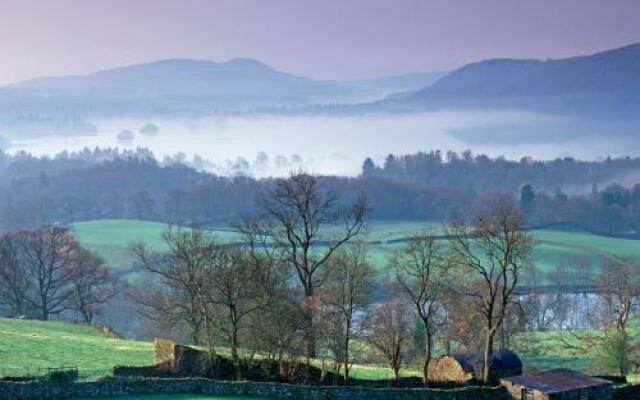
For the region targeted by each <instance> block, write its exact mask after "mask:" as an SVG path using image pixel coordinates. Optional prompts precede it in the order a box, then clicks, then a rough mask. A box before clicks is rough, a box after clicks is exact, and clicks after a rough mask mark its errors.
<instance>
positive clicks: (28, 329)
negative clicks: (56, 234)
mask: <svg viewBox="0 0 640 400" xmlns="http://www.w3.org/2000/svg"><path fill="white" fill-rule="evenodd" d="M638 328H640V320H639V321H636V322H634V330H635V329H638ZM513 345H514V349H516V351H518V352H519V354H520V355H521V357H522V359H523V361H524V363H525V368H527V369H545V368H559V367H565V368H573V369H578V370H583V371H590V370H591V367H592V366H593V359H594V358H593V356H594V355H589V354H587V355H585V354H579V353H577V352H575V351H571V350H569V349H566V348H565V347H564V346H563V345H562V343H561V342H560V339H559V334H558V333H557V332H533V333H524V334H519V335H516V336H515V338H514V343H513ZM0 360H2V364H1V365H0V376H5V375H14V376H15V375H27V374H42V373H45V372H46V369H47V368H60V367H71V366H77V367H78V369H79V370H80V374H81V377H82V378H83V379H95V378H98V377H101V376H105V375H107V374H108V373H109V370H110V369H111V368H112V367H113V366H114V365H150V364H152V363H153V343H150V342H141V341H129V340H119V339H112V338H109V337H106V336H104V335H103V334H102V332H100V331H99V330H97V329H94V328H92V327H87V326H83V325H77V324H71V323H65V322H60V321H46V322H45V321H28V320H18V319H6V318H0ZM317 364H318V366H320V362H319V361H318V363H317ZM351 375H352V377H354V378H360V379H390V378H391V377H392V376H393V374H392V373H391V370H390V369H389V368H387V367H385V366H382V365H357V364H356V365H354V366H353V368H352V373H351ZM402 375H403V376H419V375H420V371H418V370H417V369H415V370H407V369H404V370H402ZM159 399H160V398H158V400H159ZM188 399H189V400H191V398H188ZM145 400H146V398H145ZM149 400H151V399H149ZM153 400H156V399H155V398H153ZM185 400H187V398H185Z"/></svg>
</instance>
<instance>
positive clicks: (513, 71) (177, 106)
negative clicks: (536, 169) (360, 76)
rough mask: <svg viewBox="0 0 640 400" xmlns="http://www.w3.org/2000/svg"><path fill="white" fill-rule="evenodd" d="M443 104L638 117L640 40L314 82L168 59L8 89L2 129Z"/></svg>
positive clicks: (260, 67) (239, 66)
mask: <svg viewBox="0 0 640 400" xmlns="http://www.w3.org/2000/svg"><path fill="white" fill-rule="evenodd" d="M438 109H447V110H458V109H475V110H487V109H489V110H524V111H533V112H541V113H547V114H556V115H570V116H574V117H575V116H587V117H590V118H591V117H594V116H599V117H603V118H605V119H609V120H611V119H612V118H616V121H634V124H635V122H636V121H640V44H633V45H629V46H626V47H622V48H618V49H613V50H608V51H604V52H601V53H597V54H593V55H587V56H579V57H571V58H564V59H557V60H534V59H492V60H485V61H480V62H477V63H472V64H468V65H465V66H462V67H461V68H458V69H456V70H454V71H451V72H448V73H447V72H436V73H417V74H406V75H398V76H389V77H383V78H379V79H366V80H350V81H328V80H316V79H309V78H305V77H301V76H297V75H293V74H289V73H285V72H281V71H278V70H276V69H273V68H271V67H269V66H267V65H265V64H263V63H261V62H259V61H256V60H252V59H247V58H239V59H232V60H230V61H227V62H220V63H218V62H212V61H203V60H191V59H170V60H161V61H156V62H151V63H147V64H137V65H131V66H127V67H120V68H114V69H108V70H104V71H99V72H96V73H93V74H89V75H78V76H66V77H46V78H39V79H33V80H28V81H24V82H19V83H16V84H13V85H9V86H5V87H0V134H1V133H2V129H1V128H2V126H5V127H6V126H10V127H12V129H15V128H16V127H19V126H22V125H25V124H26V126H28V127H29V129H31V130H33V129H34V127H37V126H39V125H50V124H54V125H56V124H57V125H56V126H58V127H59V128H60V130H61V131H63V130H66V131H69V130H71V131H73V129H75V128H77V129H79V130H83V129H87V128H89V129H90V126H88V125H86V124H85V123H84V122H83V121H84V120H85V119H90V118H93V117H112V116H118V117H121V116H128V115H163V116H166V117H171V116H174V115H181V116H184V115H188V116H193V115H209V114H212V113H221V112H223V113H224V112H256V111H260V112H287V113H349V114H354V113H355V114H358V113H362V112H416V111H424V110H438ZM625 123H626V122H625ZM21 124H22V125H21ZM633 129H635V125H634V126H633Z"/></svg>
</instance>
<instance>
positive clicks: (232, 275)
mask: <svg viewBox="0 0 640 400" xmlns="http://www.w3.org/2000/svg"><path fill="white" fill-rule="evenodd" d="M254 261H255V259H254V258H252V257H251V256H250V253H249V252H248V251H245V250H242V249H239V248H230V247H225V248H217V249H216V251H215V254H214V257H213V259H212V262H211V266H210V268H209V269H208V272H207V274H206V283H205V288H204V291H203V293H204V296H205V299H206V301H207V302H210V303H211V304H212V305H213V306H214V307H216V306H217V307H221V308H222V309H223V312H222V313H221V314H222V315H225V316H226V317H223V316H222V315H221V316H220V317H219V318H218V319H219V321H218V324H217V326H218V327H220V330H221V331H222V332H224V334H225V336H226V338H227V340H228V342H229V345H230V347H231V359H232V361H233V363H234V365H235V369H236V377H237V379H240V378H241V371H240V358H239V355H238V348H239V346H240V343H239V333H240V329H241V328H242V324H243V323H244V321H245V320H246V319H247V317H248V316H249V315H251V314H252V313H254V312H256V311H258V310H260V309H263V308H264V307H266V306H267V305H268V304H269V301H270V294H271V292H270V291H269V290H267V289H268V284H269V283H270V282H271V278H270V277H268V276H265V273H267V271H266V269H265V268H264V267H265V264H263V263H262V262H258V263H255V262H254Z"/></svg>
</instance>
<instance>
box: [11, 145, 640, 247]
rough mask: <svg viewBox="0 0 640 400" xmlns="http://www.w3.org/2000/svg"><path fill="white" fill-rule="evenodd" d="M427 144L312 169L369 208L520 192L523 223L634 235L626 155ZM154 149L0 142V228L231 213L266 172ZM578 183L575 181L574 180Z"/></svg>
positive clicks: (407, 207) (425, 210) (477, 202)
mask: <svg viewBox="0 0 640 400" xmlns="http://www.w3.org/2000/svg"><path fill="white" fill-rule="evenodd" d="M453 154H455V153H449V157H448V159H449V160H448V161H447V162H445V161H444V160H443V157H442V156H441V155H440V153H438V152H433V153H419V154H417V155H413V156H411V155H409V156H404V157H395V156H390V158H389V160H393V161H392V162H391V161H390V162H389V163H388V164H389V165H388V166H386V164H385V167H382V168H379V167H376V166H375V165H374V164H373V163H372V162H371V161H365V163H364V170H363V174H362V176H359V177H356V178H346V177H334V176H319V177H317V180H318V182H319V183H320V184H321V185H322V186H324V187H325V188H326V189H327V190H329V191H333V192H336V193H341V194H342V195H343V196H344V197H345V198H347V199H350V200H349V201H351V202H354V201H356V200H357V198H358V196H361V195H363V194H364V195H365V196H366V197H367V199H368V205H369V209H370V214H369V217H370V218H375V219H415V220H428V221H451V220H455V219H460V218H468V217H470V216H471V215H472V214H473V212H474V210H475V209H477V208H478V207H480V206H481V204H483V203H484V202H485V201H486V199H487V197H490V196H493V195H495V194H503V195H507V196H511V197H513V198H514V199H520V202H521V207H522V209H523V212H524V218H525V224H526V225H527V226H529V227H545V226H567V227H570V228H577V229H583V230H587V231H590V232H594V233H599V234H605V235H612V236H633V235H638V231H639V227H640V184H635V185H627V186H625V185H622V184H615V183H613V182H615V181H616V180H617V179H620V180H621V181H624V182H633V180H632V177H633V176H635V174H636V173H637V172H638V169H639V168H640V161H639V160H638V159H631V158H620V159H607V160H604V161H601V162H582V161H577V160H573V159H558V160H554V161H548V162H539V161H533V160H529V159H526V160H522V161H519V162H515V161H506V160H503V159H490V158H488V157H485V156H475V157H474V156H471V155H470V153H464V154H463V155H462V156H458V155H455V156H454V155H453ZM185 162H186V161H184V159H181V158H178V159H171V158H168V159H165V160H162V161H158V160H156V159H155V158H154V157H153V155H152V154H151V153H150V152H149V151H147V150H145V149H137V150H135V151H118V150H112V149H95V150H86V151H82V152H79V153H63V154H60V155H58V156H56V157H54V158H46V157H45V158H37V157H33V156H30V155H28V154H26V153H19V154H16V155H7V154H5V153H0V195H1V196H0V229H2V230H14V229H21V228H38V227H40V226H44V225H49V224H53V223H63V224H64V223H71V222H75V221H84V220H90V219H103V218H136V219H145V220H153V221H160V222H170V223H174V224H205V223H210V222H221V221H222V222H224V221H227V222H228V221H233V220H234V219H235V218H236V217H237V216H238V215H242V214H251V213H252V212H253V211H255V210H256V209H257V202H256V201H255V199H256V198H257V197H258V195H259V194H260V193H267V192H269V191H270V190H272V188H273V187H274V185H275V183H276V180H275V179H259V180H258V179H254V178H251V177H246V176H235V177H221V176H216V175H213V174H210V173H206V172H203V171H200V170H197V169H195V168H194V167H192V166H189V165H186V164H185ZM576 188H579V189H580V190H578V189H576Z"/></svg>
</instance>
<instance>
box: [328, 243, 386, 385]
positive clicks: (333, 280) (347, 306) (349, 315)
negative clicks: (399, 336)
mask: <svg viewBox="0 0 640 400" xmlns="http://www.w3.org/2000/svg"><path fill="white" fill-rule="evenodd" d="M332 264H333V266H332V269H333V271H332V276H331V277H330V281H329V285H328V286H329V288H328V290H327V294H326V296H325V297H326V303H327V305H328V306H329V307H330V309H331V310H332V314H333V318H334V319H335V321H334V322H336V323H337V325H338V330H339V332H337V338H338V339H339V341H340V342H341V344H340V346H339V349H337V354H338V355H339V357H337V359H338V362H340V361H341V362H342V365H343V367H344V382H345V384H346V383H348V381H349V371H350V370H351V366H350V360H351V358H350V344H351V339H352V338H353V336H354V334H355V331H357V329H356V326H355V325H356V314H357V313H361V312H363V311H364V309H365V307H366V306H367V304H368V302H369V300H370V297H371V289H372V285H373V280H374V276H375V270H374V269H373V268H372V267H371V265H370V264H369V263H368V261H367V248H366V246H365V244H364V243H356V244H353V245H349V246H348V247H345V248H343V249H340V250H339V251H338V252H337V253H336V255H335V258H334V260H333V261H332Z"/></svg>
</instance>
